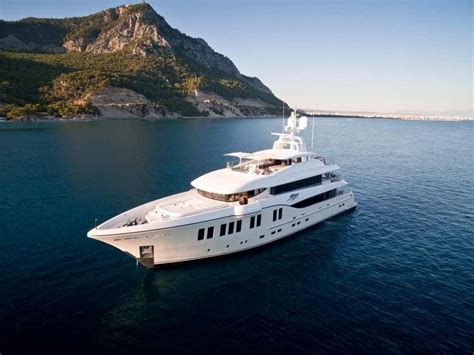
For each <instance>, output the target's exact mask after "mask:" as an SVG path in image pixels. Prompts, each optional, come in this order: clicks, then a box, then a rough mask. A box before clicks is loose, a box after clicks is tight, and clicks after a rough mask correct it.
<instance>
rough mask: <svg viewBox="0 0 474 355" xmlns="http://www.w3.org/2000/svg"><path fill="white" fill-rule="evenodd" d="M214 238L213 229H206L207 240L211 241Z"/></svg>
mask: <svg viewBox="0 0 474 355" xmlns="http://www.w3.org/2000/svg"><path fill="white" fill-rule="evenodd" d="M213 236H214V227H209V228H207V239H211V238H212V237H213Z"/></svg>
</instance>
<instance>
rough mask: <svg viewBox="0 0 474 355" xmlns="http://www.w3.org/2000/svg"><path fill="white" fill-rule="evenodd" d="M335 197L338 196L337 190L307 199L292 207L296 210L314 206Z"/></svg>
mask: <svg viewBox="0 0 474 355" xmlns="http://www.w3.org/2000/svg"><path fill="white" fill-rule="evenodd" d="M334 196H336V189H334V190H331V191H327V192H323V193H322V194H319V195H316V196H313V197H310V198H307V199H306V200H303V201H300V202H297V203H295V204H294V205H292V207H296V208H304V207H308V206H311V205H314V204H316V203H319V202H322V201H325V200H327V199H330V198H333V197H334Z"/></svg>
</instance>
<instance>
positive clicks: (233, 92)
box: [0, 4, 287, 118]
mask: <svg viewBox="0 0 474 355" xmlns="http://www.w3.org/2000/svg"><path fill="white" fill-rule="evenodd" d="M0 51H1V52H0V105H1V107H2V109H1V111H2V112H3V114H4V115H6V116H7V117H8V118H15V117H21V116H29V115H35V114H38V113H39V112H44V113H45V115H54V116H59V117H72V116H78V115H93V114H100V115H102V116H103V117H162V116H171V117H173V116H249V115H275V114H279V113H280V112H281V108H282V106H285V107H287V106H286V104H284V103H283V102H282V101H281V100H279V99H278V98H276V97H275V96H274V95H273V94H272V92H271V91H270V90H269V89H268V88H267V87H266V86H265V85H264V84H263V83H262V82H261V81H260V80H259V79H258V78H251V77H247V76H245V75H242V74H241V73H240V72H239V71H238V69H237V68H236V66H235V65H234V64H233V63H232V61H231V60H230V59H229V58H227V57H225V56H224V55H222V54H219V53H217V52H215V51H214V50H213V49H212V48H211V47H210V46H209V45H207V43H206V42H205V41H204V40H202V39H199V38H192V37H189V36H187V35H185V34H183V33H181V32H180V31H179V30H177V29H174V28H172V27H171V26H169V25H168V23H167V22H166V21H165V19H164V18H163V17H161V16H160V15H158V14H157V13H156V12H155V11H154V10H153V8H152V7H151V6H149V5H148V4H138V5H125V6H120V7H117V8H113V9H108V10H105V11H102V12H99V13H97V14H93V15H90V16H86V17H77V18H66V19H35V18H27V19H24V20H20V21H16V22H7V21H0Z"/></svg>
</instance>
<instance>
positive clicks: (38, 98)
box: [0, 50, 280, 118]
mask: <svg viewBox="0 0 474 355" xmlns="http://www.w3.org/2000/svg"><path fill="white" fill-rule="evenodd" d="M109 85H110V86H117V87H124V88H128V89H131V90H134V91H136V92H138V93H140V94H143V95H144V96H145V97H147V98H148V99H149V100H150V101H151V102H153V103H154V104H155V105H156V106H157V108H163V109H165V110H169V111H173V112H177V113H179V114H181V115H183V116H198V115H202V114H203V113H202V112H200V111H198V110H197V109H196V108H195V107H194V106H193V105H192V104H190V103H189V102H187V101H186V100H185V98H186V96H187V95H190V94H192V93H193V92H194V90H195V89H203V90H208V91H213V92H216V93H217V94H220V95H222V96H223V97H225V98H228V99H232V98H234V97H243V98H246V97H253V98H255V97H259V98H261V99H262V100H264V101H267V102H271V103H274V104H279V105H280V101H279V100H278V99H276V98H275V97H274V96H273V95H271V94H268V93H264V92H261V91H259V90H256V89H254V88H252V87H251V86H249V85H248V84H245V83H243V82H242V81H240V80H238V79H236V78H235V77H233V76H231V75H228V74H225V73H222V72H217V71H211V70H209V69H207V68H204V67H201V66H199V65H197V64H195V63H192V61H189V62H187V63H185V62H183V61H182V60H179V59H178V58H177V57H176V56H175V55H173V54H172V53H170V52H168V51H165V50H163V51H162V53H161V54H160V55H153V56H149V57H145V58H144V57H139V56H134V55H131V54H130V53H128V52H126V51H122V52H116V53H110V54H90V53H65V54H33V53H10V52H3V53H0V103H1V104H2V106H1V112H0V113H3V115H5V116H6V117H7V118H15V117H18V116H21V115H25V114H35V113H38V112H47V113H49V114H52V115H56V116H59V117H71V116H75V115H77V114H81V113H90V114H91V113H95V112H96V110H95V109H94V108H93V107H92V106H91V105H90V103H88V102H87V96H88V95H89V94H90V93H92V92H94V91H97V90H98V89H101V88H104V87H106V86H109ZM81 101H84V102H82V103H79V102H81Z"/></svg>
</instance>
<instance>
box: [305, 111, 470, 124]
mask: <svg viewBox="0 0 474 355" xmlns="http://www.w3.org/2000/svg"><path fill="white" fill-rule="evenodd" d="M305 115H306V116H308V117H335V118H367V119H385V120H399V121H431V122H433V121H439V122H459V121H473V120H474V118H472V117H425V116H423V117H417V116H382V115H373V116H372V115H370V116H369V115H346V114H326V113H325V114H322V113H313V114H312V113H305Z"/></svg>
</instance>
